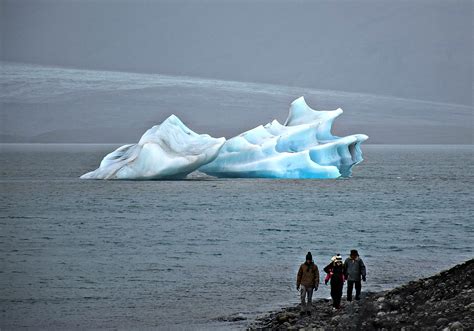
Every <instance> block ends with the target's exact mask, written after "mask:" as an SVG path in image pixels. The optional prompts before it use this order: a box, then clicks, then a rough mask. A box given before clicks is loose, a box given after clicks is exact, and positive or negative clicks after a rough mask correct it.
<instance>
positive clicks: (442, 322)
mask: <svg viewBox="0 0 474 331" xmlns="http://www.w3.org/2000/svg"><path fill="white" fill-rule="evenodd" d="M448 323H449V320H448V319H447V318H445V317H441V318H438V319H437V320H436V326H443V325H446V324H448Z"/></svg>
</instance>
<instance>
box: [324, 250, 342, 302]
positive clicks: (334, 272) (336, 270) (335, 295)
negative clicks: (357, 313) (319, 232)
mask: <svg viewBox="0 0 474 331" xmlns="http://www.w3.org/2000/svg"><path fill="white" fill-rule="evenodd" d="M324 272H325V273H327V276H326V278H325V280H324V283H325V284H326V285H327V283H328V281H329V280H331V298H332V305H333V307H334V308H336V309H339V308H341V298H342V288H343V287H344V264H343V263H342V257H341V254H337V255H336V256H333V258H332V259H331V263H329V264H328V265H327V266H326V267H325V268H324Z"/></svg>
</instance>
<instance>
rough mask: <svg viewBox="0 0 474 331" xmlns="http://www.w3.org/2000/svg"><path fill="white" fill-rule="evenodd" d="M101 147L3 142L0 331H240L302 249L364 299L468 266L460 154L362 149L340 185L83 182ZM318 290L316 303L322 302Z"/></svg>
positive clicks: (456, 150)
mask: <svg viewBox="0 0 474 331" xmlns="http://www.w3.org/2000/svg"><path fill="white" fill-rule="evenodd" d="M112 149H113V146H106V145H102V146H100V145H13V146H12V145H2V146H1V153H0V157H1V164H0V165H1V167H0V171H1V175H0V185H1V203H0V208H1V209H0V228H1V231H0V265H1V267H0V327H2V328H7V329H10V328H17V327H31V328H47V329H50V328H67V329H71V328H86V329H94V328H105V327H107V328H109V327H110V328H117V327H118V328H146V327H149V328H156V327H162V328H179V329H181V328H184V327H190V328H193V329H194V328H202V329H208V328H212V327H214V328H232V327H235V328H243V327H245V326H246V325H247V323H248V321H244V322H238V323H228V322H220V321H218V319H219V318H220V317H228V316H233V315H236V314H241V315H243V316H245V317H247V318H248V319H249V321H250V320H251V319H252V318H253V317H255V315H256V314H258V313H262V312H265V311H267V310H269V309H273V308H276V307H278V306H281V305H288V304H292V303H296V302H297V300H298V297H297V292H296V290H295V289H294V287H295V285H294V283H295V275H296V271H297V268H298V266H299V263H301V262H302V260H303V258H304V255H305V254H306V252H307V251H308V250H310V251H312V253H313V256H314V257H315V261H316V263H317V264H319V265H320V266H324V264H325V263H327V262H328V260H329V258H330V257H331V256H332V255H334V254H335V253H338V252H341V253H343V254H344V255H346V254H347V252H348V251H349V249H351V248H357V249H359V251H360V253H361V256H362V257H363V258H364V260H365V262H366V265H367V267H368V276H367V278H368V282H367V283H366V284H365V289H370V290H380V289H384V288H391V287H393V286H396V285H398V284H401V283H404V282H406V281H409V280H412V279H415V278H417V277H420V276H424V275H430V274H432V273H434V272H437V271H439V270H441V269H444V268H446V267H449V266H452V265H453V264H455V263H458V262H461V261H464V260H466V259H468V258H472V257H473V246H474V244H473V240H472V238H473V230H474V229H473V228H474V226H473V221H472V220H473V219H474V207H473V198H472V197H473V196H472V190H473V188H474V187H473V183H474V174H473V171H472V170H473V166H472V164H473V161H474V159H473V152H474V148H473V147H472V146H376V145H368V146H367V145H364V146H363V151H364V155H365V159H366V160H365V161H364V162H363V164H361V165H360V166H358V167H357V168H356V169H355V171H354V177H353V178H351V179H346V180H255V179H252V180H242V179H238V180H234V179H232V180H225V179H212V178H209V177H200V176H193V178H192V179H191V180H186V181H146V182H134V181H120V182H119V181H115V182H106V181H83V180H79V179H78V177H79V176H80V175H81V174H83V173H84V172H86V171H89V170H92V169H94V168H95V167H96V166H97V165H98V163H99V161H100V159H101V158H102V157H103V155H104V154H105V153H106V152H108V151H110V150H112ZM328 296H329V291H328V289H327V287H325V286H324V285H322V286H321V289H320V291H318V292H317V294H316V297H328Z"/></svg>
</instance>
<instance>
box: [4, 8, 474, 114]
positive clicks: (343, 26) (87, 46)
mask: <svg viewBox="0 0 474 331" xmlns="http://www.w3.org/2000/svg"><path fill="white" fill-rule="evenodd" d="M1 4H2V7H1V15H2V17H1V20H0V21H1V23H0V24H1V25H0V28H1V34H2V42H3V43H2V54H1V58H2V59H3V60H7V61H20V62H28V63H38V64H48V65H60V66H67V67H79V68H90V69H106V70H122V71H136V72H147V73H163V74H171V75H188V76H198V77H209V78H219V79H226V80H238V81H251V82H267V83H276V84H284V85H290V86H304V87H312V88H318V89H332V90H342V91H352V92H365V93H372V94H382V95H392V96H398V97H404V98H415V99H422V100H430V101H436V102H446V103H456V104H464V105H472V93H473V86H472V72H473V69H472V68H473V64H472V55H473V54H472V44H473V36H472V1H454V0H443V1H436V0H435V1H433V0H427V1H381V0H374V1H352V0H351V1H333V0H331V1H255V0H254V1H229V0H227V1H222V0H219V1H158V0H156V1H143V0H135V1H123V0H119V1H112V0H94V1H91V0H84V1H72V0H6V1H2V2H1Z"/></svg>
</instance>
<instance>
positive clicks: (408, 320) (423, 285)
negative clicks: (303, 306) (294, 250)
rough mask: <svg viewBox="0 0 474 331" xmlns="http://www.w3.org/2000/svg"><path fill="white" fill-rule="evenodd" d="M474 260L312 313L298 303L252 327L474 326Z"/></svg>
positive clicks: (321, 304) (325, 303)
mask: <svg viewBox="0 0 474 331" xmlns="http://www.w3.org/2000/svg"><path fill="white" fill-rule="evenodd" d="M473 279H474V259H471V260H469V261H466V262H464V263H462V264H459V265H457V266H455V267H453V268H451V269H449V270H446V271H443V272H440V273H439V274H436V275H434V276H432V277H429V278H424V279H420V280H417V281H412V282H409V283H408V284H405V285H403V286H400V287H397V288H395V289H393V290H391V291H384V292H377V293H365V295H364V296H363V297H362V298H361V300H360V301H353V302H350V303H349V302H345V303H344V304H343V307H342V308H341V309H339V310H334V309H333V308H332V306H331V301H330V300H327V299H322V300H317V301H315V302H313V307H312V310H311V315H310V316H301V315H300V307H299V305H297V306H294V307H288V308H283V309H282V310H280V311H278V312H272V313H269V314H267V315H265V316H263V317H260V318H258V319H257V320H256V321H255V322H253V323H252V324H251V325H250V326H249V328H248V330H273V329H278V330H318V331H319V330H474V300H473V298H474V289H473Z"/></svg>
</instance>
